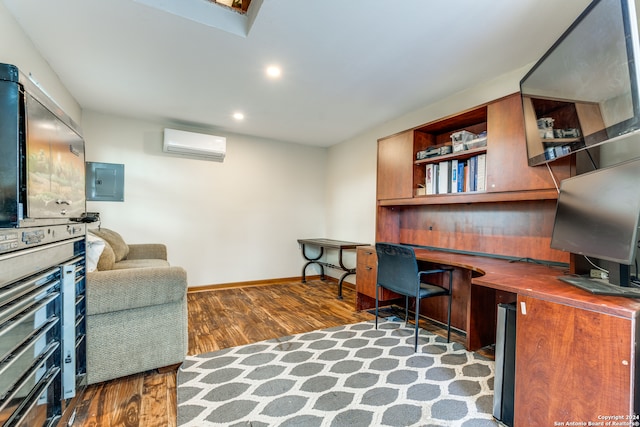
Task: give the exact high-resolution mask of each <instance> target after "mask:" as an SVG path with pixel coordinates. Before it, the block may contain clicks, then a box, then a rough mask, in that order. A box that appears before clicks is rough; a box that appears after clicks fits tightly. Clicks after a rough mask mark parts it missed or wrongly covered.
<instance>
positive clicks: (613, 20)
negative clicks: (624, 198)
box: [520, 0, 640, 166]
mask: <svg viewBox="0 0 640 427" xmlns="http://www.w3.org/2000/svg"><path fill="white" fill-rule="evenodd" d="M636 2H638V3H640V0H594V1H593V2H592V3H591V4H590V5H589V6H588V7H587V8H586V10H585V11H584V12H583V13H582V14H581V15H580V16H579V17H578V18H577V19H576V21H575V22H574V23H573V24H572V25H571V27H569V29H567V31H566V32H565V33H564V34H563V35H562V36H561V37H560V39H559V40H558V41H557V42H556V43H555V44H554V45H553V46H552V47H551V48H550V49H549V50H548V51H547V53H546V54H545V55H544V56H543V57H542V58H541V59H540V60H539V61H538V62H537V63H536V64H535V65H534V66H533V68H532V69H531V70H530V71H529V72H528V73H527V75H525V76H524V77H523V79H522V80H521V81H520V90H521V93H522V100H523V108H524V117H525V130H526V138H527V152H528V157H529V164H530V165H532V166H533V165H538V164H542V163H546V162H549V161H552V160H555V159H557V158H561V157H564V156H567V155H570V154H572V153H574V152H576V151H579V150H582V149H585V148H590V147H594V146H597V145H600V144H603V143H605V142H609V141H612V140H615V139H621V138H624V137H625V136H626V135H629V134H631V133H634V132H638V131H639V130H640V94H639V82H640V77H639V74H638V72H639V70H638V63H637V62H638V61H639V60H640V40H639V37H638V15H637V10H636V9H637V8H638V7H639V6H640V4H636Z"/></svg>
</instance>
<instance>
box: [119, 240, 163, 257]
mask: <svg viewBox="0 0 640 427" xmlns="http://www.w3.org/2000/svg"><path fill="white" fill-rule="evenodd" d="M128 246H129V254H128V255H127V259H163V260H165V261H166V260H167V247H166V246H165V245H164V244H162V243H134V244H129V245H128Z"/></svg>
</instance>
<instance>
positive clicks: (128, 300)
mask: <svg viewBox="0 0 640 427" xmlns="http://www.w3.org/2000/svg"><path fill="white" fill-rule="evenodd" d="M86 291H87V292H86V298H87V315H93V314H101V313H110V312H114V311H119V310H129V309H132V308H139V307H147V306H152V305H160V304H166V303H169V302H174V301H180V300H182V299H183V298H186V295H187V272H186V271H185V270H184V269H183V268H182V267H147V268H127V269H124V270H107V271H95V272H93V273H89V274H87V289H86Z"/></svg>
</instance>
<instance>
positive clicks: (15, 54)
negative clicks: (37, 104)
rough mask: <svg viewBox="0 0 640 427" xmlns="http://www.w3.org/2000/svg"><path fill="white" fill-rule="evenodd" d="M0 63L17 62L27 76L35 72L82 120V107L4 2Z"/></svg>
mask: <svg viewBox="0 0 640 427" xmlns="http://www.w3.org/2000/svg"><path fill="white" fill-rule="evenodd" d="M0 62H2V63H5V64H13V65H15V66H17V67H18V68H19V69H20V71H21V72H22V73H24V74H25V75H27V76H29V75H31V76H32V78H33V79H34V80H35V81H36V82H37V83H38V84H39V85H40V86H41V87H42V88H43V89H44V90H45V91H46V92H47V93H48V94H49V96H50V97H51V98H53V100H54V101H55V102H56V103H57V104H58V105H59V106H60V107H61V108H62V109H63V110H64V111H65V112H66V113H67V114H68V115H69V116H70V117H71V118H72V119H73V120H74V121H76V122H77V123H81V119H82V113H81V109H80V106H79V105H78V103H77V102H76V100H75V99H73V97H72V96H71V94H70V93H69V92H68V91H67V89H66V88H65V87H64V86H63V85H62V83H61V82H60V80H59V79H58V76H57V75H56V74H55V72H54V71H53V70H52V69H51V67H49V64H48V63H47V61H46V60H45V58H43V57H42V55H41V54H40V53H39V52H38V50H37V49H36V47H35V46H34V45H33V43H32V42H31V39H29V38H28V37H27V36H26V35H25V34H24V32H23V31H22V28H20V26H19V25H18V23H17V22H16V20H15V19H14V18H13V16H12V15H11V13H9V11H8V10H7V8H6V7H5V5H4V3H2V2H0Z"/></svg>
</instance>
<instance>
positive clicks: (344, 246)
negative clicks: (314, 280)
mask: <svg viewBox="0 0 640 427" xmlns="http://www.w3.org/2000/svg"><path fill="white" fill-rule="evenodd" d="M298 244H299V245H300V249H301V250H302V256H303V257H304V259H305V260H307V263H306V264H305V265H304V267H302V283H305V282H306V281H307V276H306V273H305V272H306V270H307V266H309V265H310V264H318V265H319V266H320V277H321V278H322V280H324V278H325V275H324V267H329V268H334V269H336V270H342V271H344V272H345V273H344V274H343V275H342V276H341V277H340V281H339V282H338V299H342V283H343V282H344V279H345V277H347V276H349V275H352V274H356V269H355V268H347V267H345V266H344V263H343V261H342V252H343V251H345V250H355V249H356V248H357V247H358V246H366V245H368V243H355V242H344V241H341V240H333V239H298ZM307 246H312V247H317V248H320V253H319V254H318V255H317V256H315V257H310V256H309V255H307V252H306V250H305V249H306V247H307ZM325 249H336V250H337V251H338V265H335V264H330V263H328V262H325V261H320V258H322V255H324V250H325Z"/></svg>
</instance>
